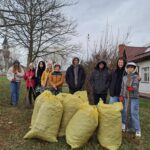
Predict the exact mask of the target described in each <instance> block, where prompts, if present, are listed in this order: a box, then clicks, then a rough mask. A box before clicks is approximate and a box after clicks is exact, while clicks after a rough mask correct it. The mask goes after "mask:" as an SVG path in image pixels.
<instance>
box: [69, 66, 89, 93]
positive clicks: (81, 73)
mask: <svg viewBox="0 0 150 150" xmlns="http://www.w3.org/2000/svg"><path fill="white" fill-rule="evenodd" d="M85 78H86V75H85V71H84V68H83V67H82V66H81V65H79V69H78V84H77V86H75V77H74V66H73V65H71V66H70V67H68V69H67V71H66V82H67V84H68V86H69V89H70V90H76V91H77V90H81V88H82V87H83V84H84V81H85Z"/></svg>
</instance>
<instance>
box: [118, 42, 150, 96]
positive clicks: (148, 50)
mask: <svg viewBox="0 0 150 150" xmlns="http://www.w3.org/2000/svg"><path fill="white" fill-rule="evenodd" d="M119 57H124V58H125V59H126V60H127V61H133V62H135V63H136V64H137V66H138V72H139V75H140V77H141V78H142V79H141V82H140V87H139V90H140V95H141V96H144V97H149V98H150V46H146V47H131V46H127V45H124V44H121V45H119Z"/></svg>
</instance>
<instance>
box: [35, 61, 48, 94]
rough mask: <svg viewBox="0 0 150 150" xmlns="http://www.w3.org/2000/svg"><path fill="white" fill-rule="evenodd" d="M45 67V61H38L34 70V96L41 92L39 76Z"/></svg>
mask: <svg viewBox="0 0 150 150" xmlns="http://www.w3.org/2000/svg"><path fill="white" fill-rule="evenodd" d="M45 68H46V65H45V62H44V61H40V62H39V63H38V68H37V71H36V82H35V87H36V90H35V91H36V96H38V95H40V93H41V77H42V74H43V72H44V70H45Z"/></svg>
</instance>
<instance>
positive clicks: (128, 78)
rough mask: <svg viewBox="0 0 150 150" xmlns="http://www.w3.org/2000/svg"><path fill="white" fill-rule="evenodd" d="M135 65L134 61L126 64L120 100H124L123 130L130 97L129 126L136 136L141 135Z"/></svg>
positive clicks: (137, 81)
mask: <svg viewBox="0 0 150 150" xmlns="http://www.w3.org/2000/svg"><path fill="white" fill-rule="evenodd" d="M136 70H137V66H136V64H135V63H134V62H130V63H128V64H127V66H126V72H127V75H125V76H124V77H123V81H122V86H121V93H120V101H121V102H124V111H123V112H124V114H123V115H122V121H123V124H122V129H123V130H125V124H126V120H127V115H128V114H127V107H128V105H127V104H128V101H129V98H130V105H129V106H130V107H129V110H130V117H131V119H130V120H129V127H131V128H132V129H134V130H135V133H136V137H141V128H140V121H139V80H138V74H137V73H136Z"/></svg>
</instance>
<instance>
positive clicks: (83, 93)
mask: <svg viewBox="0 0 150 150" xmlns="http://www.w3.org/2000/svg"><path fill="white" fill-rule="evenodd" d="M74 95H77V96H78V97H79V98H81V99H82V100H83V102H89V101H88V95H87V91H77V92H75V93H74Z"/></svg>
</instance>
